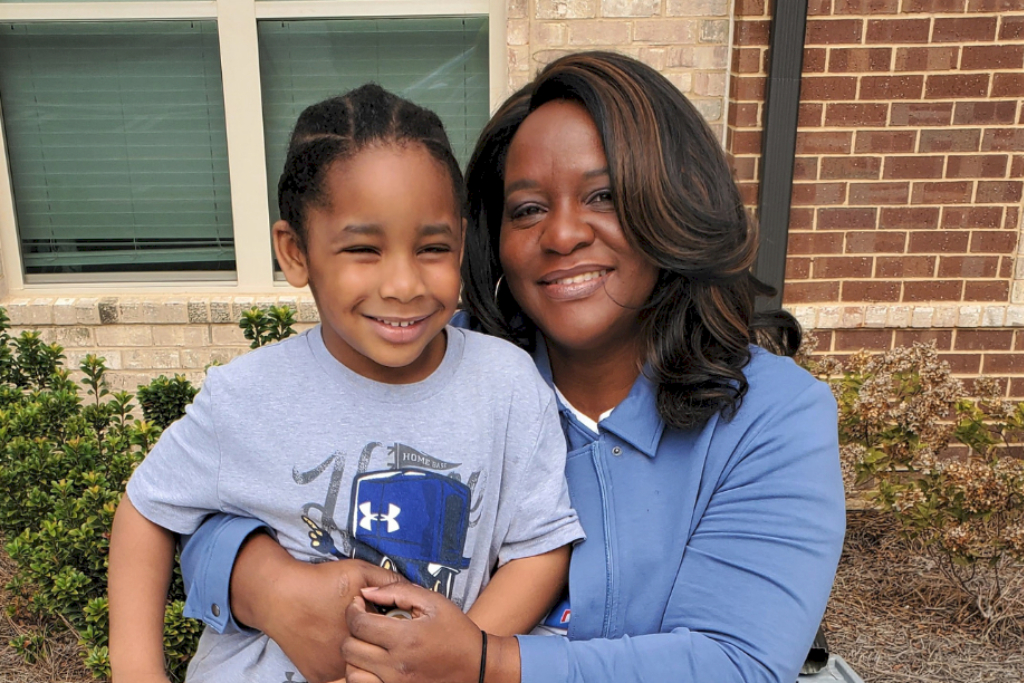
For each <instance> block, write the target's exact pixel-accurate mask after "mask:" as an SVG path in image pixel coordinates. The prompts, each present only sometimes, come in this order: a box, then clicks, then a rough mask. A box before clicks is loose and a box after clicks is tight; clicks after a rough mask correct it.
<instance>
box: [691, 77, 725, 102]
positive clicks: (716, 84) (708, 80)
mask: <svg viewBox="0 0 1024 683" xmlns="http://www.w3.org/2000/svg"><path fill="white" fill-rule="evenodd" d="M693 92H694V94H695V95H704V96H705V97H721V96H722V95H725V74H723V73H711V72H708V71H698V72H697V73H696V74H695V75H694V77H693Z"/></svg>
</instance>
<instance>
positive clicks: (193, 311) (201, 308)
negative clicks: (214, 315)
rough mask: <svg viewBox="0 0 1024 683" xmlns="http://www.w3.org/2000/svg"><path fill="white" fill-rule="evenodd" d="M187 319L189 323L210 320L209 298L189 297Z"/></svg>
mask: <svg viewBox="0 0 1024 683" xmlns="http://www.w3.org/2000/svg"><path fill="white" fill-rule="evenodd" d="M188 321H189V322H190V323H208V322H210V300H209V299H207V298H201V299H189V300H188Z"/></svg>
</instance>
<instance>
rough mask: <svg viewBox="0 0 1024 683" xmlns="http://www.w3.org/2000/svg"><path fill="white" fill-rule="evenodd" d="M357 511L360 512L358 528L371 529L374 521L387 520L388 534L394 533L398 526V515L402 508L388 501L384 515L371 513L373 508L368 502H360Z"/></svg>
mask: <svg viewBox="0 0 1024 683" xmlns="http://www.w3.org/2000/svg"><path fill="white" fill-rule="evenodd" d="M359 512H360V513H361V514H362V517H361V518H360V519H359V528H360V529H366V530H367V531H373V523H374V522H387V523H388V533H389V534H393V533H395V532H396V531H398V530H399V528H400V527H399V526H398V515H399V514H401V512H402V508H400V507H398V506H397V505H395V504H394V503H388V514H386V515H375V514H373V508H372V506H371V504H370V503H369V502H366V503H360V504H359Z"/></svg>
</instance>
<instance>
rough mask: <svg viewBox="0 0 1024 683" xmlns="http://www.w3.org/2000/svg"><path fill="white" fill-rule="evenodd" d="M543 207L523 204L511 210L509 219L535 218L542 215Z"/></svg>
mask: <svg viewBox="0 0 1024 683" xmlns="http://www.w3.org/2000/svg"><path fill="white" fill-rule="evenodd" d="M541 211H542V209H541V207H539V206H537V205H536V204H523V205H522V206H516V207H513V208H512V209H510V210H509V212H508V215H509V218H511V219H512V220H515V219H517V218H525V217H526V216H534V215H536V214H538V213H541Z"/></svg>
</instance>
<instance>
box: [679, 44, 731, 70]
mask: <svg viewBox="0 0 1024 683" xmlns="http://www.w3.org/2000/svg"><path fill="white" fill-rule="evenodd" d="M666 65H667V66H669V67H684V68H687V69H708V70H717V69H725V68H726V67H727V66H728V65H729V48H727V47H725V46H715V47H711V46H695V47H694V46H689V45H686V46H683V47H673V48H669V50H668V58H667V60H666Z"/></svg>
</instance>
